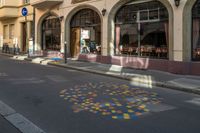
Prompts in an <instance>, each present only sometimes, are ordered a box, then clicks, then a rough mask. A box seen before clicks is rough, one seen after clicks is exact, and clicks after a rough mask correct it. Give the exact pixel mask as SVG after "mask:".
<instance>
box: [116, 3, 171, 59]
mask: <svg viewBox="0 0 200 133" xmlns="http://www.w3.org/2000/svg"><path fill="white" fill-rule="evenodd" d="M127 12H128V13H129V14H130V15H129V17H130V18H128V19H123V17H122V16H123V15H126V13H127ZM115 27H116V28H115V53H116V55H131V56H142V57H151V58H162V59H167V58H168V46H169V44H168V40H169V38H168V12H167V9H166V8H165V7H164V6H163V5H162V4H161V3H160V2H158V1H153V2H144V3H140V4H138V3H137V4H135V3H134V2H132V3H128V4H126V5H124V6H123V7H122V8H121V9H120V10H119V11H118V12H117V15H116V18H115Z"/></svg>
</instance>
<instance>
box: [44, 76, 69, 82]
mask: <svg viewBox="0 0 200 133" xmlns="http://www.w3.org/2000/svg"><path fill="white" fill-rule="evenodd" d="M45 77H46V78H48V79H49V80H51V81H54V82H67V81H68V80H67V79H66V78H65V77H63V76H60V75H46V76H45Z"/></svg>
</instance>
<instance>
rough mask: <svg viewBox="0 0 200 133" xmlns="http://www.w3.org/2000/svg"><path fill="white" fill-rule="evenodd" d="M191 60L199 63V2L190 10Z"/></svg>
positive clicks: (199, 0)
mask: <svg viewBox="0 0 200 133" xmlns="http://www.w3.org/2000/svg"><path fill="white" fill-rule="evenodd" d="M192 27H193V28H192V59H193V60H198V61H200V0H198V1H197V2H196V3H195V5H194V7H193V9H192Z"/></svg>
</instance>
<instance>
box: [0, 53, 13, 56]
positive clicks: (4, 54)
mask: <svg viewBox="0 0 200 133" xmlns="http://www.w3.org/2000/svg"><path fill="white" fill-rule="evenodd" d="M0 55H3V56H8V57H13V56H15V55H12V54H6V53H2V52H0Z"/></svg>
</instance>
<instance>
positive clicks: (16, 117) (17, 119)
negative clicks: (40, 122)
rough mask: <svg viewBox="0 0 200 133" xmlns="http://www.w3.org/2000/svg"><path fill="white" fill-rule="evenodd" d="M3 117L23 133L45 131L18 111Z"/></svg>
mask: <svg viewBox="0 0 200 133" xmlns="http://www.w3.org/2000/svg"><path fill="white" fill-rule="evenodd" d="M5 118H6V119H7V120H8V121H9V122H10V123H12V124H13V125H14V126H15V127H16V128H18V129H19V130H20V131H21V132H23V133H45V132H44V131H43V130H42V129H40V128H39V127H37V126H36V125H34V124H33V123H32V122H31V121H29V120H28V119H26V118H25V117H24V116H22V115H20V114H18V113H15V114H12V115H9V116H7V117H5Z"/></svg>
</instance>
